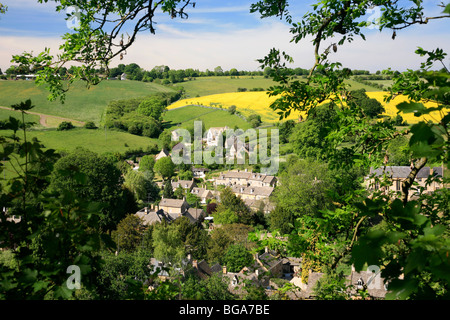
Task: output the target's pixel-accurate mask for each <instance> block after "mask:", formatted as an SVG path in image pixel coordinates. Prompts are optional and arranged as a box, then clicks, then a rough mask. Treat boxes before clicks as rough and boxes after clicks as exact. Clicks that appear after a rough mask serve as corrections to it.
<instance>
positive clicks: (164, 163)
mask: <svg viewBox="0 0 450 320" xmlns="http://www.w3.org/2000/svg"><path fill="white" fill-rule="evenodd" d="M153 169H154V170H155V172H156V173H158V174H160V175H161V176H162V177H163V179H169V178H171V177H173V176H174V174H175V164H174V163H173V162H172V159H171V158H170V157H163V158H161V159H159V160H157V161H156V163H155V165H154V167H153Z"/></svg>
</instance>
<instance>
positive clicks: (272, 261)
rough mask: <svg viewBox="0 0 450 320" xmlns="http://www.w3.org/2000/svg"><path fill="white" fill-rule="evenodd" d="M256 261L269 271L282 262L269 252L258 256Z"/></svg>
mask: <svg viewBox="0 0 450 320" xmlns="http://www.w3.org/2000/svg"><path fill="white" fill-rule="evenodd" d="M258 259H259V260H260V261H261V262H262V263H263V264H264V265H265V266H267V267H269V269H271V268H273V267H275V266H276V265H278V264H280V263H282V260H281V259H279V258H277V257H276V256H274V255H273V254H272V253H270V252H264V253H263V254H261V255H259V256H258Z"/></svg>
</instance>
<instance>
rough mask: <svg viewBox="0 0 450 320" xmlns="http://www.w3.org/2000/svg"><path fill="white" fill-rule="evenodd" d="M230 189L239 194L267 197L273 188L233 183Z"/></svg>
mask: <svg viewBox="0 0 450 320" xmlns="http://www.w3.org/2000/svg"><path fill="white" fill-rule="evenodd" d="M232 190H233V192H235V193H241V194H254V195H259V196H265V197H269V196H270V195H271V194H272V192H273V190H274V188H273V187H244V186H239V185H233V186H232Z"/></svg>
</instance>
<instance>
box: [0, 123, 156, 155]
mask: <svg viewBox="0 0 450 320" xmlns="http://www.w3.org/2000/svg"><path fill="white" fill-rule="evenodd" d="M0 132H1V133H2V134H3V135H8V134H11V133H12V132H11V131H6V130H4V131H0ZM18 136H19V137H20V138H22V137H23V133H22V131H19V132H18ZM33 138H37V139H38V140H39V141H40V142H41V143H42V144H43V145H44V146H45V147H46V148H52V149H56V150H58V151H72V150H74V149H76V148H78V147H82V148H86V149H89V150H91V151H94V152H97V153H99V154H103V153H123V152H125V151H126V150H127V149H130V150H131V149H139V148H142V149H143V150H145V149H146V148H147V147H148V146H149V145H152V144H158V140H157V139H151V138H147V137H141V136H136V135H132V134H129V133H126V132H120V131H112V130H107V131H105V130H104V129H85V128H74V129H71V130H67V131H57V130H55V129H43V130H30V131H28V132H27V139H29V140H31V139H33Z"/></svg>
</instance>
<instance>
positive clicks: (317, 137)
mask: <svg viewBox="0 0 450 320" xmlns="http://www.w3.org/2000/svg"><path fill="white" fill-rule="evenodd" d="M336 116H337V113H336V110H335V107H334V106H333V105H332V104H324V105H321V106H319V107H317V108H316V109H314V110H312V111H311V112H310V115H309V116H308V118H307V120H306V121H304V122H301V123H298V124H296V125H295V126H294V127H293V128H292V133H291V135H290V136H289V142H290V144H291V145H292V148H293V151H294V153H296V154H297V155H299V156H300V157H302V158H313V159H317V160H324V159H325V158H326V157H327V155H328V153H329V152H330V151H329V149H330V148H332V146H330V144H329V141H328V140H327V139H326V136H327V135H328V134H329V133H330V132H331V131H332V130H333V126H334V123H335V121H336Z"/></svg>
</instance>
